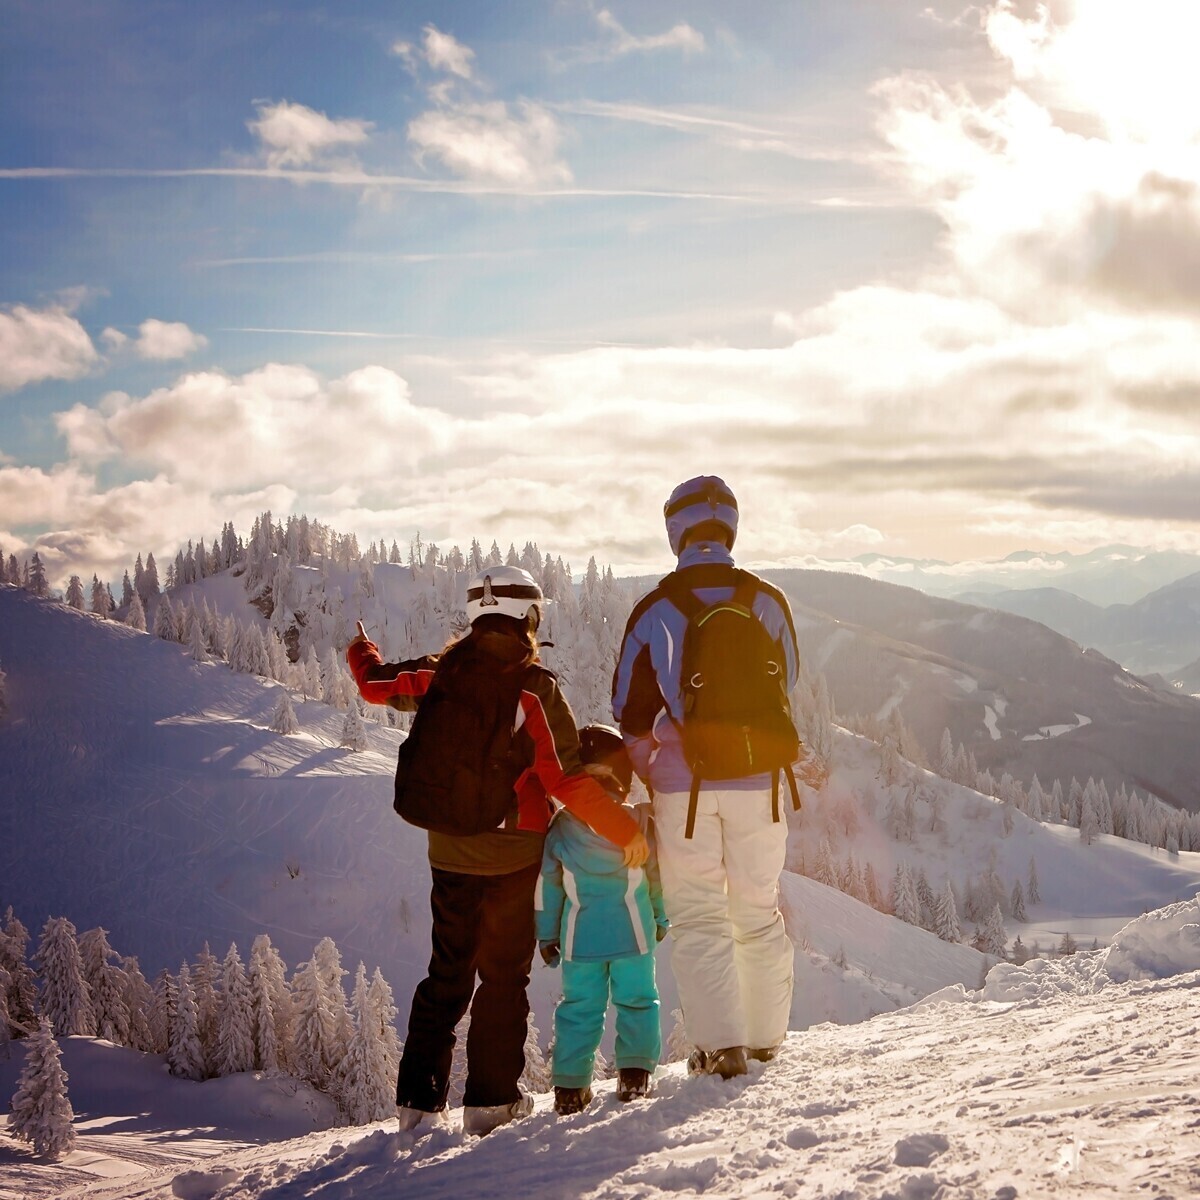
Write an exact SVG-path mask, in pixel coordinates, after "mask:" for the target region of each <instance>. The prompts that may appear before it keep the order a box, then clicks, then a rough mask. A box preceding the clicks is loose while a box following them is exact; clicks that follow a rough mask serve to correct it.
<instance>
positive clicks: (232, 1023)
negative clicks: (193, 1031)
mask: <svg viewBox="0 0 1200 1200" xmlns="http://www.w3.org/2000/svg"><path fill="white" fill-rule="evenodd" d="M213 1067H214V1069H215V1070H216V1073H217V1074H218V1075H236V1074H238V1073H239V1072H241V1071H251V1070H253V1069H254V1038H253V1036H252V1032H251V1012H250V988H249V985H248V983H247V982H246V972H245V969H244V968H243V966H242V960H241V958H240V956H239V955H238V949H237V943H236V942H231V943H230V945H229V950H228V952H227V953H226V955H225V962H224V964H223V965H222V970H221V994H220V1000H219V1005H218V1010H217V1039H216V1048H215V1054H214V1056H213Z"/></svg>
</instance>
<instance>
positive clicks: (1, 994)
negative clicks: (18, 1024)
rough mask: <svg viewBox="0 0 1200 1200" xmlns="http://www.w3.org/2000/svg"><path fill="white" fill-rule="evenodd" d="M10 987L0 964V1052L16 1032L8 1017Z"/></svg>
mask: <svg viewBox="0 0 1200 1200" xmlns="http://www.w3.org/2000/svg"><path fill="white" fill-rule="evenodd" d="M11 986H12V977H11V976H10V975H9V973H8V971H7V970H6V969H5V967H4V965H3V964H0V1050H3V1048H4V1047H5V1046H6V1045H7V1044H8V1042H9V1040H10V1039H11V1038H12V1037H13V1035H14V1033H15V1032H16V1030H15V1028H14V1026H13V1023H12V1020H11V1018H10V1017H9V1015H8V992H9V988H10V987H11Z"/></svg>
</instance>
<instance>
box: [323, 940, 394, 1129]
mask: <svg viewBox="0 0 1200 1200" xmlns="http://www.w3.org/2000/svg"><path fill="white" fill-rule="evenodd" d="M351 1008H352V1011H353V1019H354V1031H353V1033H352V1034H351V1036H350V1044H349V1046H348V1047H347V1049H346V1054H345V1056H344V1057H343V1058H342V1060H341V1062H340V1063H339V1064H338V1067H337V1093H338V1096H339V1098H340V1103H341V1106H342V1111H343V1112H344V1113H345V1114H346V1118H347V1120H348V1121H349V1122H350V1124H351V1125H365V1124H367V1123H368V1122H369V1121H382V1120H384V1119H386V1118H387V1117H389V1116H391V1115H392V1112H393V1110H394V1109H395V1104H396V1097H395V1076H394V1074H393V1072H392V1067H391V1063H390V1062H389V1060H388V1054H387V1049H386V1046H385V1043H384V1036H383V1033H384V1031H383V1030H382V1029H381V1028H380V1026H379V1023H378V1019H377V1016H376V1014H375V1013H373V1012H372V1008H371V1001H370V996H369V988H368V984H367V969H366V967H365V966H364V965H363V964H362V963H361V962H360V963H359V964H358V971H357V972H356V974H355V977H354V996H353V1000H352V1004H351Z"/></svg>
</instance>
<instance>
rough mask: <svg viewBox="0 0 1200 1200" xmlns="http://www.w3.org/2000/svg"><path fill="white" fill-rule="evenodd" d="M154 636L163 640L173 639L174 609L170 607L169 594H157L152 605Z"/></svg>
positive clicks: (170, 640) (169, 640) (171, 640)
mask: <svg viewBox="0 0 1200 1200" xmlns="http://www.w3.org/2000/svg"><path fill="white" fill-rule="evenodd" d="M154 636H155V637H158V638H162V640H163V641H164V642H173V641H174V640H175V610H174V609H173V608H172V607H171V597H170V596H159V598H158V603H157V604H155V606H154Z"/></svg>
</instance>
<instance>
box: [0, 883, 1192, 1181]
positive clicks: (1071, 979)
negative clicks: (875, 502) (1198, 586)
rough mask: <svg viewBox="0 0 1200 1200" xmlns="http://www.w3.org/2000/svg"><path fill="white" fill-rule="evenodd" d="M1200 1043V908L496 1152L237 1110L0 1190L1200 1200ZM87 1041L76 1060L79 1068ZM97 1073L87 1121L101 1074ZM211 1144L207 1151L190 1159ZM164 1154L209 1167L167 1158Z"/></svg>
mask: <svg viewBox="0 0 1200 1200" xmlns="http://www.w3.org/2000/svg"><path fill="white" fill-rule="evenodd" d="M1198 1033H1200V904H1198V903H1197V901H1196V900H1191V901H1188V902H1183V903H1180V904H1177V905H1173V906H1170V907H1168V908H1167V909H1164V910H1159V911H1156V912H1154V913H1151V914H1148V915H1147V916H1145V917H1142V918H1140V919H1139V920H1137V921H1135V922H1133V923H1131V924H1130V925H1129V926H1127V927H1126V928H1125V929H1124V930H1122V931H1121V932H1120V933H1119V934H1118V936H1117V937H1116V939H1115V940H1114V943H1113V945H1112V946H1111V947H1109V948H1108V949H1107V950H1102V951H1096V952H1094V953H1090V954H1080V955H1077V956H1075V957H1074V958H1071V959H1066V960H1062V961H1061V962H1057V963H1050V962H1042V961H1035V962H1031V963H1029V964H1027V965H1026V966H1024V967H1015V966H1000V967H997V968H995V969H994V970H993V971H992V973H991V975H990V976H989V978H988V984H987V987H986V988H985V989H983V990H982V991H975V992H970V991H966V990H964V989H962V988H949V989H946V991H945V992H943V993H940V994H938V995H936V996H933V997H930V998H929V999H928V1000H926V1001H924V1002H922V1003H920V1004H918V1005H916V1006H914V1007H912V1008H909V1009H905V1010H901V1011H898V1012H894V1013H889V1014H886V1015H882V1016H877V1017H875V1018H873V1019H872V1020H869V1021H865V1022H863V1023H861V1024H858V1025H853V1026H843V1027H839V1026H832V1025H821V1026H816V1027H814V1028H812V1029H809V1030H806V1031H804V1032H797V1033H793V1034H791V1035H790V1036H789V1038H788V1040H787V1042H786V1044H785V1046H784V1048H783V1050H782V1052H781V1054H780V1056H779V1058H778V1059H777V1060H776V1061H775V1062H773V1063H770V1064H768V1065H766V1066H762V1065H760V1064H753V1065H752V1068H751V1071H750V1074H749V1075H748V1076H746V1077H743V1078H740V1079H736V1080H731V1081H729V1082H722V1081H720V1080H718V1079H714V1078H711V1077H701V1078H688V1077H687V1076H686V1075H685V1073H684V1069H683V1065H682V1064H678V1063H677V1064H672V1065H671V1066H669V1067H666V1068H663V1069H661V1070H660V1073H659V1077H658V1081H657V1090H656V1093H655V1094H654V1095H653V1096H651V1097H649V1098H648V1099H646V1100H641V1101H636V1102H634V1103H632V1104H628V1105H622V1104H620V1103H619V1102H618V1101H617V1100H616V1097H615V1096H614V1094H613V1090H612V1087H613V1085H612V1084H611V1082H608V1083H604V1084H601V1085H600V1086H599V1088H598V1094H597V1098H596V1100H595V1101H594V1102H593V1104H592V1106H591V1107H590V1108H589V1109H588V1110H587V1111H586V1112H584V1113H581V1114H578V1115H576V1116H572V1117H568V1118H558V1117H556V1116H555V1115H554V1114H553V1112H552V1111H551V1109H550V1097H549V1096H548V1095H545V1096H540V1097H538V1099H537V1107H536V1109H535V1111H534V1113H533V1115H532V1116H530V1117H529V1118H527V1119H526V1120H524V1121H521V1122H518V1123H516V1124H514V1125H511V1126H508V1127H504V1128H501V1129H499V1130H497V1131H496V1132H495V1133H493V1134H491V1135H489V1136H488V1137H486V1138H483V1139H476V1138H470V1137H466V1136H464V1134H463V1133H462V1131H461V1126H460V1125H459V1124H458V1122H459V1120H460V1116H461V1114H460V1113H459V1111H458V1110H451V1113H450V1118H451V1124H450V1127H449V1128H446V1129H442V1130H437V1131H435V1132H432V1133H429V1134H426V1135H425V1136H423V1137H415V1136H414V1135H413V1134H409V1133H405V1134H400V1133H396V1132H394V1129H395V1126H394V1123H392V1122H387V1123H382V1124H380V1125H377V1126H367V1127H364V1128H361V1129H353V1130H347V1129H329V1130H325V1131H323V1132H315V1133H310V1134H307V1135H305V1136H301V1137H296V1138H293V1139H292V1140H288V1141H281V1142H278V1143H276V1144H272V1145H259V1146H253V1147H249V1148H248V1143H252V1142H255V1141H257V1140H260V1137H261V1132H262V1130H263V1128H264V1126H265V1119H264V1118H263V1117H261V1116H258V1115H256V1114H255V1113H254V1112H253V1111H252V1110H251V1108H250V1106H248V1105H241V1106H239V1105H237V1104H236V1103H233V1102H231V1103H230V1105H229V1110H230V1115H229V1116H227V1117H226V1119H225V1120H224V1121H223V1122H222V1123H221V1128H220V1129H219V1130H198V1129H197V1128H195V1125H194V1124H193V1123H192V1122H187V1123H185V1124H184V1125H183V1126H182V1127H181V1128H179V1129H178V1130H177V1131H176V1133H175V1135H174V1140H172V1137H171V1135H170V1134H169V1133H167V1132H166V1131H165V1130H164V1136H162V1137H161V1138H159V1139H158V1140H157V1142H156V1143H151V1144H150V1145H148V1146H147V1149H153V1150H154V1151H155V1152H156V1153H157V1154H158V1155H159V1158H158V1160H157V1161H156V1162H155V1163H154V1164H153V1165H152V1166H151V1168H150V1169H149V1170H148V1171H147V1172H145V1173H143V1174H141V1175H130V1176H127V1177H125V1178H123V1179H122V1178H118V1177H117V1168H118V1167H119V1163H114V1162H113V1161H112V1160H107V1161H105V1160H104V1159H102V1158H98V1157H97V1139H96V1138H94V1137H90V1136H89V1139H88V1140H89V1142H90V1143H91V1144H90V1145H89V1146H88V1147H87V1148H85V1149H83V1150H79V1151H76V1152H75V1153H74V1154H72V1155H70V1156H68V1158H67V1159H66V1160H65V1161H64V1162H63V1163H62V1164H60V1165H58V1166H45V1167H42V1168H40V1171H39V1170H38V1169H36V1168H35V1167H34V1166H33V1165H32V1164H30V1163H29V1161H28V1155H24V1157H22V1153H23V1152H22V1151H21V1149H20V1148H17V1147H15V1146H12V1144H11V1143H6V1142H5V1141H4V1139H3V1137H0V1196H4V1197H5V1200H8V1197H9V1196H16V1195H17V1194H18V1192H17V1190H16V1186H21V1187H23V1189H24V1190H22V1191H20V1193H19V1194H20V1195H21V1196H22V1200H41V1198H42V1197H48V1196H50V1195H55V1196H59V1197H62V1198H63V1200H85V1198H86V1200H302V1198H303V1200H385V1198H386V1200H392V1198H393V1197H396V1196H405V1197H414V1198H415V1197H421V1198H422V1200H425V1198H433V1197H445V1198H446V1200H472V1198H474V1197H481V1198H482V1197H496V1196H512V1197H516V1196H520V1197H525V1198H528V1200H561V1198H562V1197H571V1198H576V1197H578V1198H579V1200H592V1198H595V1200H600V1198H604V1200H659V1198H662V1197H666V1196H671V1195H701V1194H703V1195H706V1196H723V1197H734V1198H739V1197H747V1198H748V1197H756V1196H763V1195H780V1196H785V1197H786V1196H794V1197H822V1196H823V1197H842V1198H844V1200H850V1198H853V1200H935V1198H936V1200H1000V1198H1003V1200H1013V1198H1015V1197H1038V1196H1054V1197H1056V1198H1066V1197H1079V1198H1081V1200H1082V1198H1085V1197H1086V1198H1089V1200H1090V1198H1093V1197H1097V1196H1116V1197H1129V1196H1135V1195H1153V1196H1158V1197H1163V1198H1165V1197H1174V1198H1176V1200H1182V1197H1185V1196H1194V1195H1196V1194H1197V1193H1200V1159H1197V1156H1196V1154H1195V1143H1196V1128H1197V1127H1198V1126H1200V1088H1198V1087H1197V1079H1198V1078H1200V1038H1198V1037H1197V1034H1198ZM84 1048H85V1047H84V1046H82V1045H79V1043H78V1040H76V1041H73V1042H72V1043H71V1044H70V1045H69V1046H68V1054H69V1056H70V1057H69V1058H68V1066H69V1068H70V1067H72V1066H73V1064H75V1063H80V1062H81V1061H82V1056H81V1054H80V1053H79V1052H80V1051H81V1050H82V1049H84ZM86 1048H88V1049H91V1050H93V1051H94V1052H95V1054H97V1055H103V1052H104V1051H105V1049H106V1046H105V1044H104V1043H87V1044H86ZM107 1049H108V1051H109V1052H110V1053H111V1051H112V1048H107ZM10 1073H11V1072H10ZM80 1077H81V1082H80V1085H79V1088H78V1099H77V1108H79V1109H81V1111H82V1112H83V1113H85V1114H87V1113H89V1112H90V1111H92V1105H93V1100H92V1098H91V1095H90V1094H89V1092H88V1088H89V1087H91V1086H94V1084H95V1078H96V1075H95V1072H92V1073H91V1075H89V1076H88V1077H87V1078H86V1080H85V1079H84V1078H83V1075H82V1072H80ZM4 1082H6V1076H5V1071H4V1067H3V1065H2V1064H0V1083H4ZM229 1082H230V1081H228V1080H218V1081H212V1082H210V1083H204V1084H193V1083H187V1082H184V1081H179V1080H173V1079H171V1078H170V1077H168V1076H165V1075H160V1084H159V1086H160V1087H161V1089H162V1091H163V1094H164V1099H163V1101H162V1103H161V1105H160V1104H157V1103H156V1104H151V1105H150V1107H152V1108H155V1109H158V1108H160V1107H162V1108H165V1107H166V1105H167V1099H166V1094H167V1093H168V1092H169V1093H172V1094H182V1093H183V1092H184V1091H190V1092H192V1093H195V1094H196V1095H197V1103H198V1108H197V1115H198V1118H199V1121H203V1120H205V1119H206V1110H205V1109H204V1107H203V1105H204V1101H203V1099H202V1096H203V1093H204V1092H205V1090H206V1089H210V1088H212V1086H213V1083H221V1084H226V1083H229ZM174 1111H175V1112H178V1111H179V1110H178V1108H177V1107H176V1109H175V1110H174ZM81 1120H82V1121H83V1122H84V1125H85V1128H86V1123H87V1117H86V1116H84V1117H83V1118H81ZM197 1123H198V1122H197ZM231 1126H233V1127H235V1128H231ZM238 1126H240V1128H238ZM149 1128H150V1124H149V1123H148V1122H146V1121H145V1120H143V1121H142V1122H141V1124H140V1129H141V1130H142V1131H144V1132H145V1131H148V1130H149ZM197 1135H200V1136H202V1137H203V1138H204V1139H205V1141H204V1144H202V1145H192V1144H190V1142H189V1139H190V1138H193V1137H196V1136H197ZM221 1137H224V1138H226V1139H227V1142H226V1145H225V1148H224V1150H223V1152H221V1151H218V1149H217V1148H216V1142H217V1140H218V1139H219V1138H221ZM147 1141H148V1142H149V1138H147ZM10 1147H11V1148H10ZM164 1150H166V1151H167V1152H168V1153H174V1154H178V1155H179V1156H180V1157H181V1158H182V1157H183V1156H184V1155H187V1154H188V1153H192V1154H193V1156H194V1157H193V1161H192V1162H191V1163H190V1164H189V1165H187V1166H186V1167H182V1166H181V1165H180V1162H179V1161H175V1162H164V1161H163V1151H164ZM89 1154H90V1156H91V1157H90V1158H89ZM6 1188H8V1189H9V1190H8V1191H7V1193H6V1191H5V1189H6ZM51 1188H55V1189H56V1190H54V1191H51V1190H50V1189H51Z"/></svg>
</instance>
